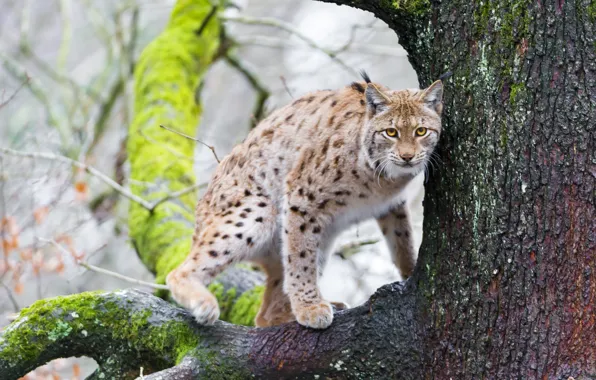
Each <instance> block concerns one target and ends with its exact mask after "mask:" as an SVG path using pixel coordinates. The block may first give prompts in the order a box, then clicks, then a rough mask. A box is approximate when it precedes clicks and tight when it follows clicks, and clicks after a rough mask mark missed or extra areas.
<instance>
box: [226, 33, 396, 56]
mask: <svg viewBox="0 0 596 380" xmlns="http://www.w3.org/2000/svg"><path fill="white" fill-rule="evenodd" d="M234 40H235V42H236V43H237V44H238V45H252V46H260V47H265V48H272V49H300V48H303V49H310V47H309V46H304V44H296V43H293V42H290V41H287V40H284V39H281V38H277V37H270V36H243V37H235V39H234ZM344 46H345V45H344ZM349 48H350V50H357V51H358V53H359V54H367V55H374V56H381V57H405V56H407V53H406V51H405V50H404V49H403V48H393V47H390V46H383V45H372V44H361V43H355V42H353V43H351V44H350V46H349ZM347 50H348V49H345V50H344V49H343V46H342V47H340V48H339V49H335V50H334V51H335V52H336V54H340V53H342V52H344V51H347Z"/></svg>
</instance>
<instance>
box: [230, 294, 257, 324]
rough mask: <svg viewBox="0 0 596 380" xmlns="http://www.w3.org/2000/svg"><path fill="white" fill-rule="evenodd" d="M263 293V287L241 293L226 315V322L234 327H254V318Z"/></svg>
mask: <svg viewBox="0 0 596 380" xmlns="http://www.w3.org/2000/svg"><path fill="white" fill-rule="evenodd" d="M264 292H265V287H264V286H255V287H254V288H252V289H250V290H247V291H246V292H244V293H242V295H240V297H238V299H237V300H236V302H234V307H233V308H232V309H231V310H230V312H229V313H228V319H227V320H228V322H230V323H234V324H236V325H244V326H254V324H255V317H256V316H257V313H258V312H259V308H260V307H261V302H262V300H263V293H264Z"/></svg>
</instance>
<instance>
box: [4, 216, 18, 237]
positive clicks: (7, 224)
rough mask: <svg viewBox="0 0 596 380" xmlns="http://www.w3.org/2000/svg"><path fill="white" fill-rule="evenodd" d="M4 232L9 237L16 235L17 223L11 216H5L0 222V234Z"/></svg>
mask: <svg viewBox="0 0 596 380" xmlns="http://www.w3.org/2000/svg"><path fill="white" fill-rule="evenodd" d="M4 231H6V232H7V233H8V234H9V235H18V233H19V227H18V226H17V221H16V219H15V218H13V217H12V216H5V217H4V218H2V220H1V221H0V232H4Z"/></svg>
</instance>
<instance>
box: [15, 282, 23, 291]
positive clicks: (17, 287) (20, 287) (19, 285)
mask: <svg viewBox="0 0 596 380" xmlns="http://www.w3.org/2000/svg"><path fill="white" fill-rule="evenodd" d="M23 288H24V287H23V283H22V282H17V283H16V284H15V286H14V292H15V293H16V294H21V293H23Z"/></svg>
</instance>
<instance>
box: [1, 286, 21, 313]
mask: <svg viewBox="0 0 596 380" xmlns="http://www.w3.org/2000/svg"><path fill="white" fill-rule="evenodd" d="M0 286H2V287H3V288H4V290H6V294H8V299H9V300H10V303H12V308H13V309H14V311H15V313H18V312H19V310H21V307H20V306H19V303H18V302H17V300H16V299H15V298H14V295H13V294H12V290H10V288H9V287H8V286H6V284H5V283H4V282H2V281H0Z"/></svg>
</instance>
